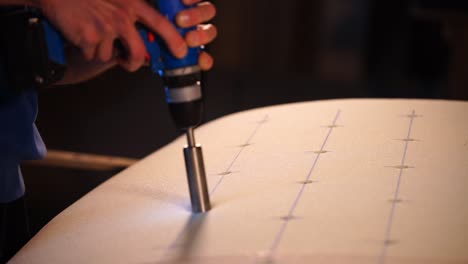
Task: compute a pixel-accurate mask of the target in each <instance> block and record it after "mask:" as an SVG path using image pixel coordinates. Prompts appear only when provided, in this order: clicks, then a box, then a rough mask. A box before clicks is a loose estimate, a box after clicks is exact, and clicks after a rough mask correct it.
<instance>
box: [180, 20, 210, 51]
mask: <svg viewBox="0 0 468 264" xmlns="http://www.w3.org/2000/svg"><path fill="white" fill-rule="evenodd" d="M217 35H218V30H217V29H216V27H215V26H213V25H211V24H208V25H199V26H198V27H197V29H196V30H192V31H190V32H188V33H187V34H186V35H185V41H186V42H187V45H189V47H198V46H201V45H206V44H208V43H210V42H212V41H213V40H214V39H215V38H216V36H217Z"/></svg>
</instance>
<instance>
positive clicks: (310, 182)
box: [298, 180, 318, 184]
mask: <svg viewBox="0 0 468 264" xmlns="http://www.w3.org/2000/svg"><path fill="white" fill-rule="evenodd" d="M316 182H318V181H313V180H308V181H299V182H298V183H299V184H312V183H316Z"/></svg>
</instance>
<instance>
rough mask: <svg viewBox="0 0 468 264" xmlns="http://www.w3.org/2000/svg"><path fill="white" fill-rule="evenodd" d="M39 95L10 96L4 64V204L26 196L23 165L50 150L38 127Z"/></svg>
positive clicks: (0, 133)
mask: <svg viewBox="0 0 468 264" xmlns="http://www.w3.org/2000/svg"><path fill="white" fill-rule="evenodd" d="M36 115H37V92H36V91H35V90H33V89H31V90H26V91H23V92H21V93H19V94H13V93H11V92H9V90H8V85H7V82H6V78H5V73H4V68H3V65H2V64H1V63H0V203H7V202H11V201H14V200H16V199H18V198H20V197H21V196H23V195H24V183H23V177H22V175H21V170H20V167H19V166H20V163H21V162H22V161H23V160H33V159H40V158H43V157H44V156H45V154H46V148H45V145H44V142H43V141H42V138H41V136H40V135H39V132H38V131H37V128H36V125H35V124H34V122H35V120H36Z"/></svg>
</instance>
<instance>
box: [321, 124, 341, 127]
mask: <svg viewBox="0 0 468 264" xmlns="http://www.w3.org/2000/svg"><path fill="white" fill-rule="evenodd" d="M322 127H325V128H337V127H343V126H341V125H337V124H333V125H328V126H322Z"/></svg>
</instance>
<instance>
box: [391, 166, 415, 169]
mask: <svg viewBox="0 0 468 264" xmlns="http://www.w3.org/2000/svg"><path fill="white" fill-rule="evenodd" d="M387 168H393V169H399V170H406V169H413V168H414V167H412V166H408V165H395V166H387Z"/></svg>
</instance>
